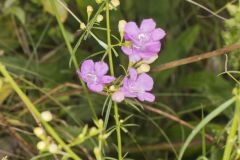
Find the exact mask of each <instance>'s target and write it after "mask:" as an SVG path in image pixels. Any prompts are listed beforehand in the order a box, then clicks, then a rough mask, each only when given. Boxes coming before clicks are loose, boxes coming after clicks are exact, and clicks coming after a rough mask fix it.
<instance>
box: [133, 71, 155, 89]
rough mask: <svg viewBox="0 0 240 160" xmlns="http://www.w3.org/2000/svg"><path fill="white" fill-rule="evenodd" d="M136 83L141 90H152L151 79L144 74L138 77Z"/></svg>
mask: <svg viewBox="0 0 240 160" xmlns="http://www.w3.org/2000/svg"><path fill="white" fill-rule="evenodd" d="M137 82H138V84H139V85H141V87H142V88H144V89H145V91H150V90H152V88H153V83H154V82H153V79H152V77H150V76H149V75H148V74H146V73H142V74H140V75H139V76H138V79H137Z"/></svg>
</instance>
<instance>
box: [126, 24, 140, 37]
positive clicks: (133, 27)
mask: <svg viewBox="0 0 240 160" xmlns="http://www.w3.org/2000/svg"><path fill="white" fill-rule="evenodd" d="M138 33H139V28H138V26H137V24H136V23H135V22H128V23H127V24H126V26H125V34H126V37H129V38H130V37H135V36H136V35H138Z"/></svg>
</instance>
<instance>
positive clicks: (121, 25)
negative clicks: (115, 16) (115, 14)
mask: <svg viewBox="0 0 240 160" xmlns="http://www.w3.org/2000/svg"><path fill="white" fill-rule="evenodd" d="M126 24H127V22H126V21H125V20H120V21H119V22H118V31H119V33H120V35H121V38H122V37H123V34H124V31H125V26H126Z"/></svg>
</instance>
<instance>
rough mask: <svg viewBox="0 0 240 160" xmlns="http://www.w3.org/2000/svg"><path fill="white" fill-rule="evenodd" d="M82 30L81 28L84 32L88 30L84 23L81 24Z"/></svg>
mask: <svg viewBox="0 0 240 160" xmlns="http://www.w3.org/2000/svg"><path fill="white" fill-rule="evenodd" d="M80 28H81V29H82V30H84V29H86V25H85V24H84V23H83V22H81V23H80Z"/></svg>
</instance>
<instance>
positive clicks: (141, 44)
mask: <svg viewBox="0 0 240 160" xmlns="http://www.w3.org/2000/svg"><path fill="white" fill-rule="evenodd" d="M165 35H166V33H165V31H164V30H162V29H161V28H156V23H155V21H154V20H153V19H145V20H143V21H142V23H141V26H140V28H138V26H137V24H136V23H135V22H128V23H127V24H126V26H125V35H124V37H125V40H126V41H130V42H131V45H130V46H122V51H123V52H124V53H125V54H126V55H128V56H129V59H130V61H132V62H137V61H139V60H141V59H143V60H148V59H150V58H151V57H154V56H156V55H157V54H158V52H159V51H160V49H161V43H160V40H161V39H163V38H164V36H165Z"/></svg>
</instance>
